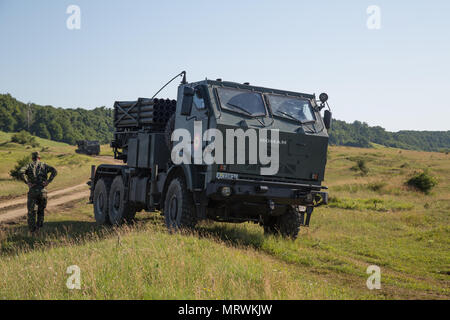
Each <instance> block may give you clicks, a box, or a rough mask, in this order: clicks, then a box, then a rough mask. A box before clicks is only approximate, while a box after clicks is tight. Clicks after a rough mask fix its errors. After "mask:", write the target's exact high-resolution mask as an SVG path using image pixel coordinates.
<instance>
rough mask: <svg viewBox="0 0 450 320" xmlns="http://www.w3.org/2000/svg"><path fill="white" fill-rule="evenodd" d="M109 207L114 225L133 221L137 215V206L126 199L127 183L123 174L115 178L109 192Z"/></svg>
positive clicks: (110, 218)
mask: <svg viewBox="0 0 450 320" xmlns="http://www.w3.org/2000/svg"><path fill="white" fill-rule="evenodd" d="M108 209H109V210H108V216H109V221H110V222H111V224H113V225H120V224H122V223H123V222H131V221H132V220H133V219H134V217H135V215H136V208H135V206H134V205H133V204H132V203H130V202H126V201H125V185H124V183H123V179H122V176H117V177H115V178H114V180H113V183H112V185H111V190H110V192H109V204H108Z"/></svg>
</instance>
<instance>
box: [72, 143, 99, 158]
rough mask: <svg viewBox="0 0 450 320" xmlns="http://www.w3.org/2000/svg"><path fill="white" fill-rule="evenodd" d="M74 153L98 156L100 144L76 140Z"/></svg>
mask: <svg viewBox="0 0 450 320" xmlns="http://www.w3.org/2000/svg"><path fill="white" fill-rule="evenodd" d="M77 146H78V148H77V149H76V150H75V152H76V153H82V154H87V155H90V156H98V155H99V154H100V143H99V142H98V141H90V140H78V141H77Z"/></svg>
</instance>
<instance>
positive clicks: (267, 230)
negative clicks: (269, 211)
mask: <svg viewBox="0 0 450 320" xmlns="http://www.w3.org/2000/svg"><path fill="white" fill-rule="evenodd" d="M263 227H264V234H266V235H272V234H277V233H278V230H277V228H278V226H277V217H268V218H267V219H265V220H264V224H263Z"/></svg>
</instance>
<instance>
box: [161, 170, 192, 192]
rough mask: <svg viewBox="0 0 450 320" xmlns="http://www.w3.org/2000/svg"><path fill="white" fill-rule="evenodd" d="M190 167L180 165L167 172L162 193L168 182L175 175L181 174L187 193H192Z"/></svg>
mask: <svg viewBox="0 0 450 320" xmlns="http://www.w3.org/2000/svg"><path fill="white" fill-rule="evenodd" d="M192 169H193V168H192V165H186V164H181V165H177V166H173V167H171V168H170V169H169V171H167V178H166V182H165V184H164V193H165V190H166V188H167V187H168V185H167V184H168V182H169V181H170V180H172V177H173V176H174V175H176V174H179V173H182V174H183V176H184V179H185V181H186V187H187V189H188V190H189V191H194V179H193V173H192Z"/></svg>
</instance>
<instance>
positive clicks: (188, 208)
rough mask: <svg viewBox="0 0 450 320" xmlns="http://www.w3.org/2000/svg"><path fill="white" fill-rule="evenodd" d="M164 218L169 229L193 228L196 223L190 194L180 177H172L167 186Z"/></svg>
mask: <svg viewBox="0 0 450 320" xmlns="http://www.w3.org/2000/svg"><path fill="white" fill-rule="evenodd" d="M164 218H165V222H166V226H167V228H168V229H169V230H177V229H180V228H188V229H189V228H194V227H195V225H196V224H197V217H196V212H195V208H194V201H193V199H192V194H191V193H190V192H189V191H188V190H187V187H186V183H185V182H184V179H182V178H181V177H177V178H175V179H173V180H172V181H171V182H170V184H169V187H168V188H167V193H166V197H165V200H164Z"/></svg>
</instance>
